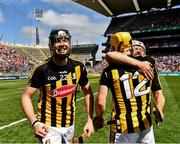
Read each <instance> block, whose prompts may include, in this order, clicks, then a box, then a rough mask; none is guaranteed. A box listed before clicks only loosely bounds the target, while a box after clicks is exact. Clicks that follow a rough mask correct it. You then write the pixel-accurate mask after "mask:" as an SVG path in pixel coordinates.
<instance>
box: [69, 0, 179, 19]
mask: <svg viewBox="0 0 180 144" xmlns="http://www.w3.org/2000/svg"><path fill="white" fill-rule="evenodd" d="M72 1H74V2H76V3H79V4H81V5H83V6H85V7H88V8H90V9H92V10H94V11H96V12H98V13H100V14H102V15H104V16H108V17H114V16H118V15H120V14H125V13H131V12H136V13H137V12H142V11H146V10H150V9H151V8H167V7H173V6H177V5H179V4H180V0H72Z"/></svg>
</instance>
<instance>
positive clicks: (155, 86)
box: [152, 67, 162, 91]
mask: <svg viewBox="0 0 180 144" xmlns="http://www.w3.org/2000/svg"><path fill="white" fill-rule="evenodd" d="M160 89H162V87H161V84H160V81H159V76H158V72H157V69H156V68H155V67H154V78H153V81H152V91H157V90H160Z"/></svg>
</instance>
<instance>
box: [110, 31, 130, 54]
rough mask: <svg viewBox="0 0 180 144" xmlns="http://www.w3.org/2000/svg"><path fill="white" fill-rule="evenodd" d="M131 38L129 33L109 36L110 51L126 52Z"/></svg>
mask: <svg viewBox="0 0 180 144" xmlns="http://www.w3.org/2000/svg"><path fill="white" fill-rule="evenodd" d="M131 43H132V38H131V35H130V33H129V32H117V33H115V34H112V35H111V36H110V45H111V48H112V50H114V51H118V52H126V51H128V50H130V49H131Z"/></svg>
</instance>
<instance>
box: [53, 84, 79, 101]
mask: <svg viewBox="0 0 180 144" xmlns="http://www.w3.org/2000/svg"><path fill="white" fill-rule="evenodd" d="M75 87H76V85H75V84H71V85H65V86H61V87H59V88H57V89H54V90H53V91H51V95H52V97H54V98H64V97H67V96H68V95H70V94H73V93H74V92H75Z"/></svg>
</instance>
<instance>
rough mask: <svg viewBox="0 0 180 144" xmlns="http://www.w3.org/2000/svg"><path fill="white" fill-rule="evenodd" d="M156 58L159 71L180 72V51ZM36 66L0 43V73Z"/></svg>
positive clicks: (99, 68) (97, 69)
mask: <svg viewBox="0 0 180 144" xmlns="http://www.w3.org/2000/svg"><path fill="white" fill-rule="evenodd" d="M152 57H153V58H154V59H155V60H156V65H157V68H158V70H159V72H180V53H175V54H171V55H162V54H161V55H158V54H156V55H152ZM107 65H108V63H107V61H106V60H105V59H104V60H102V61H101V62H99V63H97V64H96V65H95V66H93V67H91V68H88V72H89V73H102V71H103V69H104V68H105V67H106V66H107ZM33 67H34V62H33V61H32V60H30V59H29V58H28V57H26V56H24V55H23V54H21V53H18V52H17V51H15V50H12V49H10V48H9V47H8V46H6V45H2V44H0V75H2V74H7V73H8V74H15V73H20V74H23V73H24V74H25V73H26V74H28V73H29V71H30V69H32V68H33Z"/></svg>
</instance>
